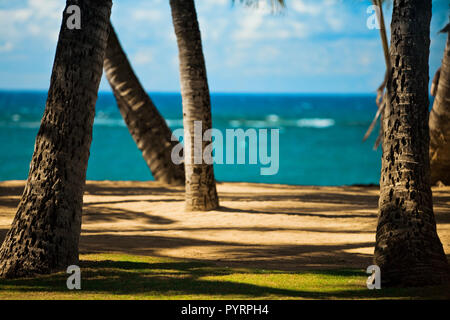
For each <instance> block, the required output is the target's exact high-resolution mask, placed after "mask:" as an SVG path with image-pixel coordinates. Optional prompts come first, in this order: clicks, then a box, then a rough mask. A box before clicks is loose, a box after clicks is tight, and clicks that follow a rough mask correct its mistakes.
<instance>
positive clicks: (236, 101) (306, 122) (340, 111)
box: [0, 91, 381, 185]
mask: <svg viewBox="0 0 450 320" xmlns="http://www.w3.org/2000/svg"><path fill="white" fill-rule="evenodd" d="M150 96H151V97H152V99H153V101H154V103H155V105H156V106H157V107H158V109H159V110H160V112H161V113H162V115H163V116H164V117H165V119H166V121H167V122H168V124H169V126H170V127H171V128H172V129H176V128H180V127H181V126H182V110H181V96H180V95H179V94H177V93H150ZM46 97H47V93H46V92H37V91H36V92H33V91H28V92H22V91H0V145H1V151H0V180H11V179H26V177H27V174H28V169H29V162H30V159H31V156H32V153H33V148H34V139H35V137H36V134H37V131H38V129H39V125H40V119H41V116H42V113H43V110H44V107H45V101H46ZM211 100H212V113H213V126H214V127H215V128H217V129H219V130H221V131H222V132H223V133H224V135H225V129H227V128H229V129H233V128H243V129H247V128H255V129H260V128H279V129H280V136H279V171H278V173H277V174H276V175H272V176H261V175H260V167H261V165H249V164H244V165H238V164H235V165H226V164H216V165H215V174H216V178H217V180H219V181H248V182H265V183H285V184H295V185H350V184H371V183H375V184H376V183H378V182H379V175H380V165H381V163H380V162H381V150H378V151H373V150H372V146H373V144H374V141H375V139H376V133H377V132H378V131H377V130H378V129H377V128H376V129H375V130H374V133H373V134H372V136H371V137H370V138H369V140H368V141H366V142H365V143H362V142H361V139H362V137H363V135H364V133H365V131H366V130H367V128H368V126H369V125H370V122H371V120H372V118H373V116H374V114H375V111H376V105H375V102H374V101H375V96H374V95H306V94H279V95H277V94H270V95H262V94H212V96H211ZM245 147H247V148H248V146H245ZM269 153H270V150H269ZM87 178H88V179H90V180H152V179H153V178H152V176H151V173H150V171H149V170H148V168H147V166H146V164H145V162H144V160H143V159H142V156H141V153H140V151H139V150H138V149H137V147H136V145H135V143H134V141H133V139H132V138H131V136H130V134H129V133H128V129H127V127H126V126H125V124H124V122H123V120H122V118H121V116H120V113H119V111H118V109H117V106H116V103H115V100H114V97H113V95H112V93H106V92H105V93H100V94H99V98H98V101H97V105H96V117H95V121H94V132H93V141H92V146H91V156H90V159H89V165H88V172H87Z"/></svg>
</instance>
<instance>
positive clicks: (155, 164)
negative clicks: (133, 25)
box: [103, 24, 184, 185]
mask: <svg viewBox="0 0 450 320" xmlns="http://www.w3.org/2000/svg"><path fill="white" fill-rule="evenodd" d="M110 29H111V32H110V34H109V38H108V46H107V48H106V55H105V62H104V66H103V67H104V69H105V73H106V78H107V79H108V81H109V84H110V85H111V88H112V90H113V93H114V96H115V97H116V101H117V106H118V107H119V110H120V113H121V114H122V116H123V119H124V120H125V123H126V124H127V126H128V130H129V131H130V133H131V136H132V137H133V139H134V141H135V142H136V144H137V146H138V148H139V150H141V152H142V156H143V157H144V160H145V162H146V163H147V165H148V167H149V168H150V171H151V172H152V174H153V177H154V178H155V180H157V181H161V182H164V183H168V184H172V185H184V167H183V164H180V165H176V164H174V163H173V161H172V160H171V152H172V148H173V147H174V146H175V145H176V144H177V143H178V141H171V137H172V132H171V130H170V129H169V127H168V126H167V124H166V122H165V121H164V119H163V117H162V116H161V115H160V113H159V112H158V110H157V109H156V107H155V105H154V104H153V102H152V100H151V99H150V97H149V96H148V94H147V93H146V92H145V90H144V89H143V87H142V86H141V84H140V82H139V80H138V78H137V77H136V75H135V74H134V72H133V68H132V67H131V65H130V63H129V61H128V59H127V56H126V54H125V52H124V51H123V49H122V47H121V45H120V43H119V40H118V38H117V35H116V33H115V32H114V28H113V27H112V25H111V24H110Z"/></svg>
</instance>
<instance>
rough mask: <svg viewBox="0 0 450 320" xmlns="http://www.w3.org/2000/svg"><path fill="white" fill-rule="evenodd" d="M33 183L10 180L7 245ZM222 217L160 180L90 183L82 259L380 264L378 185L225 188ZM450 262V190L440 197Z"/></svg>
mask: <svg viewBox="0 0 450 320" xmlns="http://www.w3.org/2000/svg"><path fill="white" fill-rule="evenodd" d="M23 186H24V181H6V182H0V241H1V240H3V238H4V236H5V233H6V231H7V229H8V228H9V224H10V223H11V221H12V219H13V217H14V214H15V209H16V206H17V203H18V201H19V199H20V195H21V192H22V190H23ZM218 191H219V196H220V199H221V205H222V208H221V210H218V211H212V212H205V213H202V212H194V213H186V212H184V211H183V189H182V188H172V187H167V186H165V185H161V184H158V183H155V182H131V181H123V182H117V181H89V182H88V186H87V189H86V194H85V198H84V201H85V204H84V216H83V231H82V236H81V243H80V246H81V252H82V253H87V252H123V253H133V254H140V255H152V256H169V257H178V258H189V259H198V260H205V261H213V262H216V263H218V264H224V265H228V266H243V267H248V266H254V267H256V266H257V267H262V268H267V269H269V268H270V269H280V270H298V269H314V268H319V269H324V268H336V267H345V268H349V267H351V268H366V267H367V266H368V265H370V264H371V256H372V254H373V246H374V241H375V232H374V231H375V228H376V221H377V201H378V187H356V186H351V187H313V186H308V187H304V186H286V185H267V184H252V183H220V184H218ZM433 195H434V203H435V213H436V219H437V222H438V232H439V236H440V238H441V241H442V243H443V245H444V249H445V251H446V253H447V254H450V224H449V223H450V187H442V188H435V189H433Z"/></svg>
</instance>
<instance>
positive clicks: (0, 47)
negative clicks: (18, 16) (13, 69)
mask: <svg viewBox="0 0 450 320" xmlns="http://www.w3.org/2000/svg"><path fill="white" fill-rule="evenodd" d="M12 49H13V44H12V43H11V42H6V43H5V44H3V45H2V44H0V52H8V51H11V50H12Z"/></svg>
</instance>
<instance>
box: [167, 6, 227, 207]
mask: <svg viewBox="0 0 450 320" xmlns="http://www.w3.org/2000/svg"><path fill="white" fill-rule="evenodd" d="M170 7H171V9H172V19H173V25H174V28H175V34H176V38H177V43H178V55H179V60H180V81H181V96H182V99H183V125H184V137H185V138H184V150H185V171H186V210H188V211H192V210H202V211H205V210H212V209H215V208H217V207H218V206H219V200H218V197H217V191H216V182H215V179H214V170H213V165H212V164H206V163H205V162H204V160H203V157H202V159H201V161H200V162H201V163H199V164H196V163H194V162H195V161H194V153H195V152H198V153H200V152H201V155H203V150H204V148H205V146H206V142H204V141H202V143H201V147H202V150H194V149H195V148H194V147H195V146H194V121H199V122H200V123H201V125H202V132H201V133H202V136H203V133H204V132H205V130H207V129H210V128H211V127H212V121H211V101H210V96H209V88H208V81H207V77H206V66H205V59H204V57H203V49H202V41H201V36H200V29H199V26H198V21H197V13H196V11H195V5H194V1H193V0H170ZM197 149H199V148H197Z"/></svg>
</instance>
